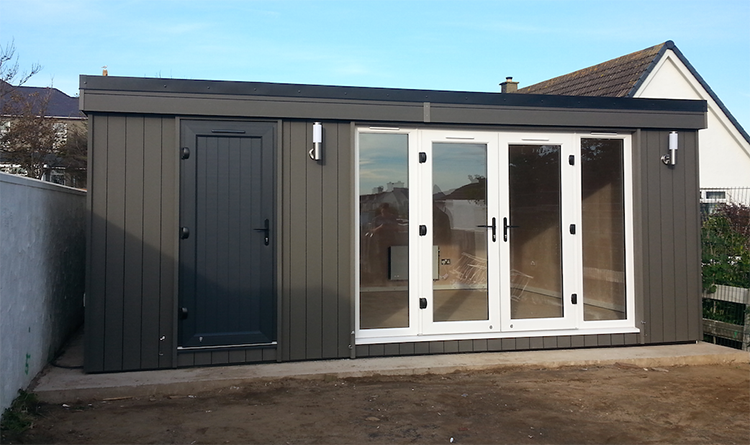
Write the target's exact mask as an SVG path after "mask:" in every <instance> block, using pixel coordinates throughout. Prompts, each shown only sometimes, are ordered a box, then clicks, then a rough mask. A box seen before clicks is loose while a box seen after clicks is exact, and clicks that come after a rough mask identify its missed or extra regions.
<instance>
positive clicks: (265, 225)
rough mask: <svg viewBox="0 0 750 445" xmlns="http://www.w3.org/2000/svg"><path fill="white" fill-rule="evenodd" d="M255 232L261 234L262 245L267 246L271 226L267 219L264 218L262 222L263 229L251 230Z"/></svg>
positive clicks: (269, 240)
mask: <svg viewBox="0 0 750 445" xmlns="http://www.w3.org/2000/svg"><path fill="white" fill-rule="evenodd" d="M253 230H255V231H256V232H263V243H264V244H265V245H266V246H267V245H268V244H269V243H270V242H271V239H270V234H271V224H270V222H269V221H268V218H266V220H265V221H263V228H262V229H253Z"/></svg>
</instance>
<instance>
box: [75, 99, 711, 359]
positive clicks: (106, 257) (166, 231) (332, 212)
mask: <svg viewBox="0 0 750 445" xmlns="http://www.w3.org/2000/svg"><path fill="white" fill-rule="evenodd" d="M90 118H91V124H90V125H91V127H90V128H91V130H90V131H91V141H92V142H91V144H92V147H91V148H92V149H91V150H90V159H89V161H90V166H91V168H90V178H89V184H91V192H90V194H89V206H90V209H91V213H90V225H89V272H90V273H89V275H88V295H90V298H89V303H88V304H87V307H86V317H87V318H86V341H87V344H86V365H85V368H86V371H88V372H102V371H121V370H134V369H155V368H170V367H176V366H192V365H210V364H224V363H242V362H258V361H273V360H280V361H288V360H304V359H324V358H337V357H349V356H350V355H356V356H361V357H364V356H379V355H412V354H430V353H448V352H478V351H506V350H524V349H548V348H567V347H589V346H591V347H594V346H610V345H632V344H638V343H662V342H682V341H694V340H699V339H700V336H701V331H700V329H701V327H700V262H699V260H700V258H699V250H698V249H699V236H700V233H699V226H698V224H699V221H698V218H699V216H698V205H699V200H698V179H697V178H698V153H697V131H694V130H693V131H683V132H681V133H680V150H679V154H678V156H679V158H678V164H677V166H675V167H667V166H665V165H663V164H662V163H661V162H660V161H659V158H660V156H661V155H662V154H665V153H666V152H667V141H668V132H666V131H649V130H643V131H638V132H636V133H635V136H634V140H633V142H634V173H635V175H636V179H635V181H634V182H635V186H634V194H635V196H634V208H635V215H634V217H635V227H636V233H635V238H636V239H635V245H636V249H635V255H636V261H635V267H636V270H635V277H636V282H635V286H636V298H637V299H638V301H637V307H638V314H637V315H638V317H637V319H636V323H637V325H638V326H637V327H639V328H641V329H642V333H641V334H606V335H583V336H549V337H523V338H506V339H494V340H493V339H490V340H486V339H485V340H462V341H441V342H410V343H400V344H399V343H397V344H378V345H361V346H357V347H356V348H354V351H352V350H351V349H350V345H351V344H352V343H353V340H352V336H351V329H352V320H353V312H352V311H353V309H352V307H353V302H354V279H355V273H356V267H355V266H356V258H354V232H353V231H354V227H355V226H354V213H355V211H356V209H355V199H354V196H353V193H354V172H355V168H356V166H355V164H354V156H355V153H354V141H353V137H354V136H353V135H354V124H353V123H351V122H348V121H346V122H343V121H339V122H328V123H324V141H325V146H324V153H325V159H324V160H323V161H322V162H320V163H318V162H313V161H311V160H310V159H309V158H308V157H307V150H309V149H310V148H311V147H312V141H311V140H310V138H311V135H312V122H309V121H295V120H287V121H283V122H280V124H279V129H278V131H279V135H280V137H279V142H278V143H279V150H278V156H279V159H278V163H277V165H278V168H279V174H278V178H279V179H278V190H279V191H278V205H277V208H278V212H279V215H278V216H279V218H278V221H279V223H278V227H277V233H279V239H278V246H279V252H278V258H279V260H278V261H279V263H278V274H279V277H278V278H279V279H278V283H279V288H278V298H279V299H278V313H279V336H278V349H268V348H266V349H247V350H224V351H199V352H196V351H190V352H179V353H178V351H177V340H176V337H175V333H176V332H175V320H176V304H177V303H176V298H177V289H176V284H175V283H176V279H177V277H176V275H177V267H176V258H177V257H176V249H177V246H176V242H177V225H178V223H177V216H176V211H177V208H176V202H177V198H178V196H177V195H178V193H179V191H178V186H177V184H178V174H179V173H178V165H177V163H178V160H177V159H178V156H177V151H176V149H177V146H178V141H177V139H176V138H177V129H176V125H178V120H177V119H176V118H175V117H172V116H163V117H159V116H133V115H112V114H97V113H93V114H92V115H91V116H90Z"/></svg>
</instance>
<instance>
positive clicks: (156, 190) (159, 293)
mask: <svg viewBox="0 0 750 445" xmlns="http://www.w3.org/2000/svg"><path fill="white" fill-rule="evenodd" d="M89 125H90V127H89V132H90V134H89V140H90V144H91V147H90V149H89V179H88V180H89V182H88V183H89V186H90V191H89V195H88V200H89V202H88V205H89V209H90V214H89V226H88V232H89V234H88V240H89V245H88V272H89V273H88V275H87V295H89V298H88V301H87V305H86V328H85V331H86V332H85V340H86V356H85V366H84V367H85V370H86V371H87V372H101V371H123V370H135V369H155V368H169V367H172V366H173V364H174V353H175V348H176V338H175V332H174V331H175V330H174V317H175V301H174V295H175V280H176V273H177V268H176V256H175V248H176V246H175V241H176V199H177V182H176V162H177V161H176V156H174V155H173V153H174V149H175V148H176V140H175V138H176V129H175V119H174V118H172V117H144V116H117V115H106V114H105V115H99V114H97V115H92V116H90V124H89Z"/></svg>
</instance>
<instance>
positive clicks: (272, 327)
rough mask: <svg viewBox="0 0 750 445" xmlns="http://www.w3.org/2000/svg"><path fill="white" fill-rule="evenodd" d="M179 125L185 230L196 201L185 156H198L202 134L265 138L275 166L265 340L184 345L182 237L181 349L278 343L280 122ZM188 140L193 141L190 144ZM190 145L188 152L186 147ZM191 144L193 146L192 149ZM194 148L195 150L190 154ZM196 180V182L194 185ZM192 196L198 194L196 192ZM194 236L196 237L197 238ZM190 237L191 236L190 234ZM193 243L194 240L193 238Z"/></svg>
mask: <svg viewBox="0 0 750 445" xmlns="http://www.w3.org/2000/svg"><path fill="white" fill-rule="evenodd" d="M177 123H178V125H177V128H178V131H179V138H178V141H179V148H178V151H177V156H176V158H177V163H178V168H177V186H178V187H177V189H178V190H179V193H178V199H177V209H178V210H177V212H176V217H177V230H178V232H181V230H182V229H181V224H182V221H183V211H184V209H185V208H186V206H187V210H188V211H190V208H193V211H194V208H195V202H194V200H193V202H192V203H191V202H190V199H189V196H187V195H188V194H186V192H187V189H186V183H185V180H186V178H185V169H184V165H185V164H184V162H183V157H184V156H188V157H190V156H192V157H193V158H194V159H195V156H196V153H195V151H196V150H195V148H197V145H196V143H197V138H198V137H199V136H227V137H243V136H244V137H254V138H259V139H261V144H262V150H264V151H265V150H268V156H269V157H270V163H271V164H272V165H271V168H269V169H268V171H269V174H270V175H271V178H270V179H268V181H267V182H268V183H269V184H271V187H270V189H269V190H268V191H267V192H266V193H268V194H267V195H266V196H267V199H269V200H270V201H271V205H270V207H271V208H270V209H269V211H268V215H269V219H270V221H269V231H268V232H267V233H268V234H269V236H268V243H269V248H270V249H271V257H272V261H270V262H269V264H268V266H269V267H270V268H271V273H270V274H269V277H270V280H269V283H270V288H271V289H270V291H268V298H267V301H265V303H264V306H265V312H266V316H262V317H263V319H264V320H266V321H265V325H266V327H265V328H264V330H263V334H265V336H266V338H265V339H264V340H262V341H252V342H242V343H239V344H237V343H226V344H217V345H206V346H195V345H188V346H185V345H184V339H183V335H184V334H183V328H182V323H181V320H180V316H181V306H182V303H183V286H184V285H185V284H184V281H183V278H184V277H183V267H184V266H183V258H184V248H185V246H183V244H184V243H185V241H187V240H183V239H179V238H180V236H179V235H178V242H177V246H178V248H177V252H176V254H177V263H178V265H177V269H178V273H177V280H176V298H175V335H176V338H177V350H178V351H180V350H201V349H208V350H210V349H222V348H231V347H242V346H253V347H257V346H268V345H276V344H277V340H278V336H279V320H278V317H279V309H278V308H279V302H278V276H277V272H278V257H279V252H278V246H279V242H280V239H279V230H278V224H277V220H278V207H279V206H278V193H277V186H278V184H277V175H278V173H277V163H278V160H277V153H278V147H277V132H278V122H275V121H251V120H238V119H210V118H206V119H200V118H195V119H192V118H181V119H180V118H178V119H177ZM187 141H191V142H190V143H188V142H187ZM186 147H187V148H188V152H187V153H186V152H185V150H184V148H186ZM189 147H193V149H192V150H191V149H190V148H189ZM190 151H192V153H190ZM194 184H195V182H194V181H193V186H194ZM191 196H194V193H192V195H191ZM193 238H194V237H193ZM188 239H190V237H188ZM191 242H192V241H191Z"/></svg>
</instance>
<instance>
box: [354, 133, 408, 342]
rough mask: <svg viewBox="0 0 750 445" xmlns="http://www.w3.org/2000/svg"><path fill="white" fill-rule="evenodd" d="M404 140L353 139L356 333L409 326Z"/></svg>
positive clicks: (388, 136) (373, 136) (377, 136)
mask: <svg viewBox="0 0 750 445" xmlns="http://www.w3.org/2000/svg"><path fill="white" fill-rule="evenodd" d="M408 148H409V147H408V135H406V134H380V133H378V134H371V133H362V134H360V136H359V220H360V231H359V232H360V246H359V247H360V259H359V265H360V269H359V273H360V275H359V279H360V293H359V307H360V311H359V316H360V319H359V321H360V328H361V329H376V328H403V327H408V326H409V286H408V285H409V281H408V280H409V267H408V266H409V239H408V233H409V231H408V229H409V185H408V177H407V176H408V165H407V151H408Z"/></svg>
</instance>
